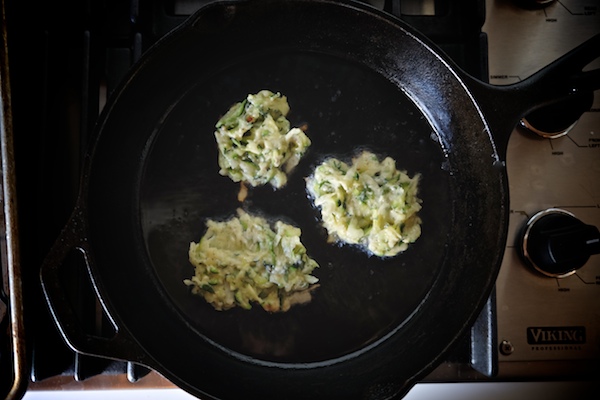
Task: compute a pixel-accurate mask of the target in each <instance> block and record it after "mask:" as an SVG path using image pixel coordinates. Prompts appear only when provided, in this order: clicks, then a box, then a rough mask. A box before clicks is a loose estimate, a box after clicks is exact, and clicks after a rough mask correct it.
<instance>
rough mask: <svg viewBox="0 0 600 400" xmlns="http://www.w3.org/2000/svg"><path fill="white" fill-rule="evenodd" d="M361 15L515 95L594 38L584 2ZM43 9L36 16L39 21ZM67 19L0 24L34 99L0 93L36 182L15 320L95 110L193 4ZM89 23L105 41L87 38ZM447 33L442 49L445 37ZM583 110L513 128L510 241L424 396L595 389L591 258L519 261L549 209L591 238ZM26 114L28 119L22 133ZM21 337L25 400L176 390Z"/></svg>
mask: <svg viewBox="0 0 600 400" xmlns="http://www.w3.org/2000/svg"><path fill="white" fill-rule="evenodd" d="M369 2H370V3H371V4H372V5H374V6H376V7H379V8H383V9H385V10H386V11H388V12H391V13H394V14H397V15H401V18H403V19H404V20H406V21H407V22H409V23H410V24H412V25H413V26H415V27H416V28H417V29H419V30H421V31H422V32H423V33H425V34H426V35H428V36H429V37H430V38H431V39H432V40H433V41H434V42H436V43H437V44H438V45H439V46H440V47H441V48H442V50H443V51H445V52H447V53H448V54H449V55H450V56H451V57H452V58H453V59H454V60H455V61H456V62H457V63H458V64H459V65H460V66H461V67H462V68H463V69H465V70H466V71H468V72H469V73H470V74H472V75H473V76H476V77H479V78H480V79H482V80H484V81H489V82H490V83H492V84H495V85H505V84H510V83H514V82H517V81H519V80H522V79H525V78H526V77H528V76H529V75H531V74H532V73H534V72H535V71H537V70H538V69H540V68H542V67H543V66H545V65H547V64H548V63H550V62H552V61H553V60H555V59H556V58H558V57H559V56H561V55H562V54H564V53H566V52H567V51H568V50H570V49H572V48H574V47H576V46H577V45H578V44H580V43H582V42H583V41H584V40H586V39H587V38H589V37H591V36H593V35H594V34H596V33H600V13H599V11H600V10H599V8H600V4H599V3H598V1H592V0H561V1H549V2H543V3H547V4H543V5H540V4H539V3H542V2H536V1H526V0H486V1H469V2H460V3H458V2H457V3H456V4H454V2H453V3H451V4H453V5H452V6H448V4H446V2H440V1H435V0H412V1H411V0H403V1H402V2H400V1H394V0H371V1H369ZM40 3H41V4H39V6H40V7H41V8H42V9H45V7H49V6H48V5H46V4H43V3H44V2H40ZM80 3H81V4H79V3H78V4H77V5H74V4H70V3H69V4H62V3H61V4H59V5H54V6H53V7H54V8H51V9H52V12H51V13H50V14H51V15H53V16H55V17H56V18H42V16H43V15H44V13H39V14H40V15H39V16H38V17H37V19H36V18H32V19H31V22H32V23H39V24H40V26H42V27H43V29H40V30H31V31H25V30H23V29H17V28H14V25H15V24H16V23H15V22H12V21H10V20H9V21H8V22H9V23H8V26H9V31H10V28H11V24H13V29H14V30H15V31H18V32H19V33H22V36H21V39H22V40H23V41H25V42H26V43H28V44H29V45H30V46H29V47H28V48H27V49H26V50H24V47H25V46H21V47H20V48H19V49H18V50H17V51H15V57H13V58H15V59H17V62H16V64H17V65H21V66H22V65H23V64H24V61H22V60H27V62H26V63H25V64H26V65H27V64H30V63H31V64H30V65H33V66H35V67H34V68H33V70H34V73H33V74H31V75H29V76H24V72H23V70H22V69H19V70H18V71H16V72H13V73H14V75H15V78H14V81H15V82H16V83H17V84H15V85H14V86H15V87H16V88H17V89H21V88H23V87H24V86H25V85H23V84H20V83H21V82H23V81H25V80H28V83H29V84H31V86H28V87H34V86H35V88H36V89H35V90H34V92H35V94H36V95H37V96H39V98H38V97H35V96H31V94H29V98H24V97H27V94H26V93H27V92H25V94H23V91H17V90H15V89H14V88H13V91H14V92H15V94H14V95H13V103H17V104H18V105H22V104H29V105H30V107H29V108H24V107H22V106H21V107H16V109H15V111H14V114H15V118H17V119H18V120H19V121H20V125H19V127H20V129H19V132H23V131H29V132H37V133H36V135H37V136H35V135H34V137H33V139H35V143H34V145H33V146H30V144H31V143H29V142H31V140H32V138H27V137H25V136H24V135H23V134H21V135H20V136H17V137H16V138H15V148H16V154H17V165H28V164H30V166H33V169H34V172H30V171H28V172H22V173H21V174H22V175H21V176H19V178H20V181H21V182H25V181H26V182H35V185H34V186H33V187H31V188H27V189H21V191H22V192H23V193H26V194H27V196H21V202H20V204H21V205H20V207H19V209H20V210H26V212H25V213H23V212H22V211H21V213H20V220H22V221H23V224H24V228H22V233H23V236H25V237H27V238H29V239H30V240H28V241H26V242H25V243H23V245H22V252H21V253H22V254H23V256H22V257H23V261H22V265H23V267H24V268H23V269H24V270H23V272H22V274H23V280H24V281H26V282H25V283H24V288H25V292H26V294H27V297H26V300H25V306H26V307H27V306H28V307H30V308H38V309H39V308H40V305H42V306H43V299H42V297H41V293H39V292H38V291H39V287H38V285H39V283H38V277H37V268H39V265H40V264H41V260H42V259H43V257H44V256H45V254H46V252H47V249H48V248H49V246H50V245H51V243H52V241H53V240H54V238H56V236H57V235H58V232H59V230H60V228H61V227H62V226H63V224H64V222H65V220H66V218H67V217H68V213H69V212H70V210H71V209H72V206H73V203H74V201H75V196H76V193H77V186H78V175H79V168H80V167H79V166H80V162H81V154H82V152H83V151H84V149H85V148H86V146H87V140H88V137H89V132H90V131H91V128H92V126H93V123H94V121H95V118H96V116H97V115H98V112H99V110H100V109H101V108H102V106H103V104H104V102H105V99H106V96H107V95H108V94H109V93H110V92H111V90H112V88H114V87H115V85H116V84H117V83H118V81H119V80H120V79H121V77H122V76H123V74H124V73H125V72H126V71H127V69H128V68H129V67H130V65H131V64H132V63H133V62H134V61H135V60H137V59H138V58H139V57H140V55H141V54H142V53H143V52H144V51H145V50H146V49H147V48H148V47H149V46H150V45H151V44H152V43H154V42H155V41H156V40H157V39H158V38H160V37H161V36H163V35H164V34H166V33H167V32H169V31H170V30H171V29H172V28H174V27H175V26H177V25H178V24H179V23H181V22H182V21H183V20H185V18H186V17H187V16H188V15H189V14H191V13H192V12H193V11H195V10H196V9H197V8H198V7H200V6H201V5H202V4H203V3H206V1H203V0H186V1H178V0H168V1H159V0H157V1H151V2H138V1H137V0H132V1H130V2H118V1H114V2H113V1H107V2H95V1H92V0H90V1H87V2H80ZM36 4H37V3H36ZM457 4H460V5H457ZM484 5H485V6H484ZM68 7H74V9H72V10H74V12H75V14H76V15H77V17H78V18H79V19H77V20H76V21H77V22H76V23H74V22H73V19H71V17H70V15H71V14H70V13H69V12H68V11H71V9H69V8H68ZM7 8H8V11H9V13H8V15H10V12H11V11H12V12H15V11H14V10H15V9H18V7H17V6H15V5H14V3H11V4H10V5H9V6H8V7H7ZM18 10H19V12H20V11H21V10H20V9H18ZM98 15H101V18H100V19H101V20H102V21H103V22H104V24H105V25H103V26H97V25H96V23H97V20H95V19H94V18H95V17H97V16H98ZM94 16H95V17H94ZM93 17H94V18H93ZM148 21H153V22H152V23H149V22H148ZM444 29H446V31H445V32H448V31H447V29H450V31H451V32H453V34H451V35H449V34H445V33H444ZM24 53H28V54H24ZM29 53H31V54H29ZM11 61H12V60H11ZM597 64H598V63H596V67H598V65H597ZM595 94H596V98H595V99H594V101H593V103H592V104H591V110H589V111H586V112H584V113H583V115H582V116H581V118H579V119H578V120H577V122H576V124H575V125H574V126H572V127H571V126H570V125H571V124H567V125H568V127H567V128H570V129H569V130H568V131H566V132H563V131H564V130H565V127H564V126H562V127H560V130H561V132H560V133H559V134H555V135H550V136H556V138H554V139H550V138H547V137H542V136H540V135H538V134H536V133H533V132H531V131H528V130H527V129H525V128H523V127H518V128H515V130H514V132H513V133H512V136H511V138H510V141H509V147H508V156H507V169H508V175H509V190H510V220H509V238H508V241H507V246H506V251H505V255H504V260H503V263H502V266H501V270H500V275H499V277H498V281H497V284H496V290H495V292H494V293H493V295H492V296H491V298H490V300H489V302H488V304H487V305H486V307H485V308H484V310H483V311H482V314H481V316H480V318H479V319H478V321H477V322H476V324H475V326H474V327H473V329H472V330H471V331H470V332H468V333H467V334H466V335H465V337H464V338H463V340H461V341H460V342H459V343H457V345H456V346H455V349H454V351H453V352H451V354H449V355H448V357H447V359H446V361H445V362H443V363H442V364H441V365H440V366H439V367H438V368H437V369H436V370H434V371H433V372H432V373H431V374H430V375H429V376H428V377H427V378H426V379H425V380H424V382H457V381H459V382H470V383H474V382H476V381H477V382H492V381H496V382H497V381H523V380H554V379H589V378H590V377H591V378H597V377H598V376H599V375H598V372H599V371H598V369H597V368H598V367H597V366H598V364H599V363H598V361H599V359H600V303H598V301H595V299H597V297H598V291H599V290H600V256H592V257H590V259H589V260H588V261H587V262H586V263H585V265H584V266H583V267H582V268H579V269H577V271H575V272H574V273H573V274H570V275H569V276H567V277H564V278H554V277H548V276H545V275H543V274H541V273H539V272H538V271H535V270H534V269H533V268H531V267H530V266H529V265H526V263H525V262H524V261H523V259H522V257H521V256H520V247H521V242H522V240H521V232H522V229H523V227H524V226H525V225H526V223H527V221H529V220H530V219H531V218H532V217H533V216H534V215H535V214H536V213H538V212H539V211H544V210H547V209H559V210H561V212H563V211H564V212H568V213H570V214H572V215H573V216H574V217H576V218H577V219H578V220H580V221H582V222H583V223H585V224H589V225H593V226H600V184H598V182H600V179H599V178H600V136H599V135H600V97H599V96H598V92H596V93H595ZM30 99H33V100H30ZM32 111H33V114H35V115H37V117H38V118H36V119H33V118H28V117H27V115H28V113H29V112H32ZM532 117H533V116H532ZM540 118H541V119H542V121H546V120H545V116H544V115H542V116H541V117H539V116H536V118H535V119H536V120H539V119H540ZM549 119H551V117H549ZM531 120H532V121H533V120H534V118H531ZM22 121H26V122H22ZM25 149H28V150H25ZM30 169H31V168H30ZM40 177H41V178H40ZM49 193H61V196H57V197H55V196H53V195H48V194H49ZM40 198H42V200H40ZM30 210H35V211H34V212H31V211H30ZM36 219H38V221H36ZM40 221H42V222H43V223H40ZM33 239H35V240H33ZM34 242H35V243H34ZM3 256H4V254H3ZM67 275H68V277H69V278H68V279H70V280H72V281H73V282H75V284H74V288H73V293H72V295H73V297H74V299H76V301H77V302H78V303H80V304H82V305H83V306H82V307H84V308H85V309H90V308H91V309H93V310H94V312H92V313H87V314H86V316H85V317H84V319H85V321H86V322H85V323H86V324H88V325H89V326H90V327H91V329H100V330H101V329H102V326H103V325H107V321H106V317H104V316H103V315H102V312H101V311H100V307H99V304H98V303H97V300H96V299H95V297H94V295H93V291H91V290H90V288H89V284H88V283H87V280H86V278H85V276H83V275H85V274H82V273H81V271H80V272H77V271H76V270H69V271H68V272H67ZM3 304H4V303H2V302H0V314H5V313H6V307H5V306H4V308H3V307H2V305H3ZM32 314H34V313H32ZM30 315H31V314H30ZM26 322H27V325H26V326H28V327H29V331H30V333H29V334H28V347H27V351H28V355H29V360H30V364H31V365H30V366H31V370H30V376H29V379H30V382H29V385H28V387H29V391H30V392H31V391H33V392H35V391H40V390H50V391H56V390H79V389H84V390H91V389H100V390H103V389H109V388H110V389H115V388H127V389H138V390H141V389H148V388H150V389H156V388H172V387H173V385H172V384H170V382H168V381H167V380H166V379H164V378H162V377H161V376H160V375H158V374H156V373H154V372H152V371H148V370H147V369H145V368H141V367H139V366H137V365H135V364H133V363H126V362H118V361H110V360H104V359H98V358H95V357H89V356H85V355H81V354H77V353H73V352H72V351H71V350H70V349H69V348H68V347H67V346H66V345H65V344H64V342H63V340H62V338H61V337H60V335H59V333H58V332H57V331H56V329H55V328H54V324H53V322H52V321H51V318H50V316H49V315H47V314H46V313H39V312H35V318H32V317H29V319H27V320H26ZM31 332H33V333H31ZM40 332H43V335H41V334H40ZM32 338H33V339H32ZM47 360H52V362H50V363H49V362H47Z"/></svg>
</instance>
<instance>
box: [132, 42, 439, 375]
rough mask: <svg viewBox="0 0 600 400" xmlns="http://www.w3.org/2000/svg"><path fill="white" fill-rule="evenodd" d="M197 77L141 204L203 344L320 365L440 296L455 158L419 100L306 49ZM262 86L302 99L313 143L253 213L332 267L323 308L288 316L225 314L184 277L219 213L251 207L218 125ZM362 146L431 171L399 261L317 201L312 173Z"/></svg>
mask: <svg viewBox="0 0 600 400" xmlns="http://www.w3.org/2000/svg"><path fill="white" fill-rule="evenodd" d="M194 79H196V81H197V83H196V85H195V86H194V87H193V89H192V90H190V91H189V92H188V93H187V95H186V96H184V97H183V98H182V99H181V100H180V101H179V102H178V103H177V104H176V105H175V106H174V107H173V108H172V109H171V110H169V114H168V115H167V116H165V118H164V123H163V125H162V127H161V130H160V132H159V133H158V134H157V135H156V136H155V139H154V142H153V143H152V148H151V150H150V152H149V153H148V156H147V159H146V160H145V172H144V176H143V179H142V186H141V197H140V212H141V220H142V230H143V233H144V237H145V240H146V245H147V251H148V255H149V259H150V260H151V261H152V264H153V266H154V269H155V273H156V279H157V281H158V283H159V284H160V285H161V286H162V288H163V290H164V293H165V295H166V296H168V298H170V299H172V301H173V302H174V304H176V305H177V307H179V311H180V315H181V318H183V319H185V321H187V323H188V324H189V325H190V326H192V327H193V328H194V329H195V330H196V331H197V332H198V340H199V341H202V340H204V339H203V337H207V338H209V339H210V340H212V341H214V342H216V343H218V344H219V345H221V346H224V347H226V348H228V349H230V350H232V351H234V352H238V353H241V354H244V355H247V356H251V357H254V358H256V359H260V360H267V361H276V362H292V363H300V362H313V361H324V360H328V359H332V358H336V357H341V356H343V355H347V354H349V353H352V352H354V351H357V350H359V349H361V348H363V347H364V346H366V345H368V344H370V343H373V342H374V341H376V340H378V339H381V338H382V337H384V336H385V335H386V334H387V333H389V332H390V331H391V330H393V329H395V328H397V327H400V326H401V325H402V324H403V323H404V322H406V321H407V319H408V318H409V317H410V315H411V314H412V313H413V312H414V311H415V310H416V309H417V308H418V306H419V304H420V303H421V302H422V301H423V299H424V298H425V296H426V295H427V293H428V291H429V290H430V288H431V285H432V283H433V281H434V280H435V277H436V274H437V270H438V268H439V267H440V266H441V265H442V260H443V259H444V255H445V244H446V243H447V242H448V237H449V236H450V234H451V232H450V231H449V230H450V227H451V223H450V221H451V216H450V215H448V214H447V212H446V211H447V209H448V204H450V203H451V200H450V193H449V191H450V190H449V188H450V181H449V180H450V177H449V173H448V172H447V171H445V170H444V169H443V168H442V165H443V163H444V160H445V158H444V154H443V151H442V149H441V148H440V145H439V143H438V142H436V141H433V140H431V138H430V136H431V133H432V127H431V126H430V125H429V123H428V122H427V121H426V119H425V118H424V116H423V115H422V114H421V113H420V112H419V111H418V109H417V108H416V107H415V106H414V104H413V103H412V102H411V101H410V99H408V97H407V96H406V95H405V94H404V93H403V92H402V91H401V90H400V89H399V88H398V87H396V85H395V84H393V83H392V82H390V81H389V80H388V79H386V78H385V77H384V76H381V75H380V74H379V73H376V72H375V71H372V70H370V69H368V68H366V67H364V66H363V65H361V64H358V63H355V62H350V61H348V60H345V59H343V58H336V57H332V56H326V55H321V54H314V53H304V52H298V53H291V52H290V53H283V54H276V55H272V56H270V57H264V55H262V56H261V55H257V57H256V59H255V60H245V62H244V63H239V64H234V65H232V66H231V67H229V68H227V69H224V70H222V71H220V72H219V73H217V74H215V75H214V76H208V77H207V76H204V77H194ZM263 87H270V88H273V90H276V91H280V92H282V93H286V95H287V96H288V98H290V99H294V106H293V107H292V112H291V113H290V114H289V116H288V119H289V120H290V121H291V123H292V124H293V125H294V126H300V125H302V124H304V123H308V124H309V126H310V137H311V140H312V145H311V147H310V149H309V150H308V152H307V153H306V155H305V156H304V158H303V160H302V162H301V163H300V164H299V165H298V166H297V167H296V169H295V170H294V171H293V172H292V173H291V175H290V176H289V181H288V184H287V185H286V186H285V187H283V188H282V189H279V190H277V191H274V190H273V189H272V188H270V187H258V188H252V189H250V191H249V193H248V197H247V199H246V202H245V205H246V209H247V211H248V212H253V213H256V214H267V215H269V216H270V217H271V218H277V219H281V220H283V221H286V222H289V223H290V224H292V225H294V226H297V227H299V228H300V229H301V230H302V242H303V243H304V245H305V246H306V248H307V251H308V253H309V254H310V255H311V257H312V258H314V259H315V260H316V261H317V262H318V264H319V265H320V266H321V267H320V268H319V269H318V270H315V276H317V277H318V278H319V281H320V283H321V287H320V288H319V290H318V291H316V292H315V294H314V295H313V299H312V301H311V302H310V303H308V304H305V305H300V306H297V307H292V309H290V310H289V311H288V312H286V313H283V314H268V313H266V312H265V311H263V310H262V309H260V308H255V309H252V310H249V311H246V310H240V309H232V310H229V311H227V312H217V311H215V310H214V309H213V308H212V307H211V306H210V305H209V304H206V302H205V301H204V300H203V299H202V298H201V297H198V296H191V295H190V293H189V289H188V288H187V287H186V286H185V285H183V284H182V283H181V282H182V281H183V280H184V279H185V278H186V277H188V276H189V275H190V274H191V273H193V269H192V268H193V267H192V266H191V265H190V263H189V262H188V260H187V249H188V246H189V243H190V242H191V241H193V240H195V241H197V240H198V239H199V238H200V236H198V235H199V234H200V235H202V234H203V232H198V227H202V226H204V222H205V221H206V220H207V219H215V218H216V219H225V218H227V216H229V215H231V214H232V213H233V212H234V211H235V209H236V208H237V207H238V206H239V202H238V200H237V192H238V190H239V186H238V185H237V184H234V183H233V182H231V180H230V179H228V178H226V177H223V176H220V175H219V173H218V164H217V149H216V145H215V143H214V137H213V136H212V132H213V124H214V121H215V119H216V118H218V116H219V114H220V113H222V110H223V109H226V108H227V107H228V106H229V105H230V104H231V99H232V98H234V99H235V98H242V97H243V96H245V95H246V94H247V93H253V92H256V91H257V90H260V89H261V88H263ZM434 136H435V135H434ZM363 148H364V149H369V150H370V151H373V152H374V153H375V154H378V155H380V156H382V155H385V156H391V157H393V158H394V159H397V160H402V168H403V169H406V170H407V171H408V173H409V174H410V175H414V174H415V173H417V172H418V173H420V174H421V181H420V192H419V193H420V198H421V199H422V200H423V203H425V204H427V207H426V208H425V209H423V210H422V211H421V213H420V217H421V219H422V229H423V234H422V236H421V238H420V239H419V240H418V241H417V242H416V243H414V244H412V245H411V246H410V247H409V249H408V250H407V251H406V252H404V253H402V254H400V255H399V256H397V257H393V258H388V259H382V258H378V257H369V256H368V255H367V254H365V253H364V252H361V251H360V250H358V249H356V248H353V247H348V246H346V247H339V246H335V245H332V244H330V243H328V242H327V232H326V231H325V229H324V228H323V227H322V226H321V224H320V223H319V216H318V213H317V210H315V209H314V207H312V205H311V202H310V200H309V199H308V197H307V193H306V189H305V181H304V179H305V177H307V176H309V175H310V173H311V171H313V170H314V168H315V167H316V166H317V165H318V164H319V163H321V162H322V161H323V160H325V159H326V158H327V157H329V156H332V155H335V156H337V157H342V158H349V157H347V156H348V155H351V154H354V153H356V152H357V151H358V150H360V149H363Z"/></svg>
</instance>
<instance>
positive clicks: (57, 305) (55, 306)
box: [40, 207, 153, 368]
mask: <svg viewBox="0 0 600 400" xmlns="http://www.w3.org/2000/svg"><path fill="white" fill-rule="evenodd" d="M87 232H88V230H87V223H86V218H85V216H84V211H83V210H82V209H81V208H80V207H76V208H75V210H74V211H73V213H72V215H71V217H70V218H69V221H68V222H67V224H66V226H65V227H64V228H63V230H62V232H61V234H60V236H59V237H58V239H57V240H56V242H55V243H54V245H53V246H52V248H51V250H50V252H49V253H48V255H47V256H46V258H45V259H44V262H43V264H42V267H41V270H40V279H41V283H42V289H43V292H44V296H45V298H46V302H47V303H48V305H49V307H50V312H51V314H52V317H53V319H54V322H55V323H56V325H57V327H58V329H59V331H60V333H61V335H62V336H63V338H64V340H65V341H66V343H67V345H68V346H69V347H70V348H71V349H72V350H74V351H76V352H78V353H81V354H86V355H91V356H99V357H104V358H110V359H115V360H120V361H128V362H134V363H136V364H142V365H145V366H147V367H150V368H152V364H153V362H152V360H151V359H150V357H149V356H148V354H147V353H146V352H145V351H144V350H143V349H142V347H141V346H140V345H139V344H138V343H137V341H135V340H134V339H133V338H132V336H131V335H130V334H129V333H128V331H127V330H126V329H124V328H123V327H119V326H118V324H117V322H116V321H115V319H114V318H113V317H112V316H111V315H110V312H109V310H108V309H107V306H106V304H104V302H103V301H102V298H101V296H99V295H98V292H97V287H96V284H93V286H94V290H95V291H96V293H95V295H96V297H97V298H98V299H99V301H100V304H101V306H102V309H103V311H104V313H105V314H106V316H107V318H108V319H109V321H110V323H111V324H112V326H113V328H114V330H115V333H114V335H113V336H112V337H110V338H107V337H102V336H96V335H93V334H90V333H88V332H86V331H85V330H84V329H83V326H82V323H81V321H80V319H79V318H78V317H77V314H76V312H75V310H74V307H73V305H72V303H71V301H70V299H69V297H68V295H67V293H66V291H65V287H64V286H63V283H62V282H61V270H62V268H63V267H64V265H65V262H66V260H67V257H69V256H70V255H79V256H81V257H80V259H82V260H83V262H84V264H85V266H86V268H87V270H86V273H89V271H90V268H91V267H92V266H93V257H91V255H92V251H91V247H90V245H89V243H88V241H87V237H88V235H87ZM91 275H92V274H90V276H91ZM92 279H93V278H92Z"/></svg>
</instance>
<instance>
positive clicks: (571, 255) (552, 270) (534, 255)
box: [517, 208, 600, 278]
mask: <svg viewBox="0 0 600 400" xmlns="http://www.w3.org/2000/svg"><path fill="white" fill-rule="evenodd" d="M520 240H521V245H520V246H517V247H518V248H519V249H520V250H521V256H522V257H523V258H524V259H525V261H526V262H527V263H528V264H530V265H531V266H533V267H534V268H535V269H536V270H538V271H539V272H541V273H542V274H544V275H547V276H551V277H555V278H564V277H566V276H569V275H571V274H573V273H575V271H576V270H577V269H579V268H581V267H583V266H584V265H585V263H586V262H587V261H588V259H589V258H590V256H591V255H592V254H598V253H600V232H599V231H598V228H597V227H595V226H593V225H586V224H585V223H583V222H581V221H580V220H579V219H577V218H576V217H575V216H574V215H573V214H571V213H570V212H567V211H564V210H561V209H558V208H549V209H547V210H544V211H540V212H539V213H537V214H535V215H534V216H533V217H531V219H529V221H528V222H527V224H526V225H525V227H524V229H523V231H522V234H521V236H520Z"/></svg>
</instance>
